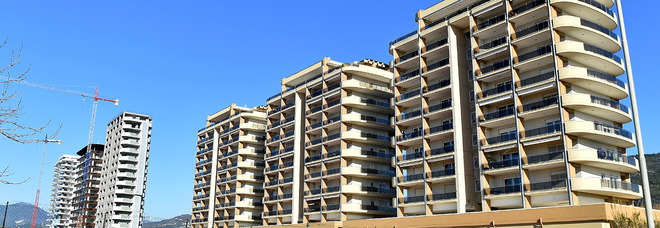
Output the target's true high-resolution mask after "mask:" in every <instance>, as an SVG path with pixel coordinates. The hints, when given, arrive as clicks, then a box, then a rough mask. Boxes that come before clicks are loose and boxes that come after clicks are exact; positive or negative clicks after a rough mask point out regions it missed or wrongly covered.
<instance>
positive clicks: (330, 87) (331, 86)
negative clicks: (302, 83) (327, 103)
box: [328, 82, 341, 91]
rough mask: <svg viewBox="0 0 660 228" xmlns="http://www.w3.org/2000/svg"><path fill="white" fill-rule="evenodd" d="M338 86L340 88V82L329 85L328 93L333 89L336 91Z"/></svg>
mask: <svg viewBox="0 0 660 228" xmlns="http://www.w3.org/2000/svg"><path fill="white" fill-rule="evenodd" d="M339 86H341V82H337V83H335V84H332V85H329V86H328V91H332V90H334V89H336V88H339Z"/></svg>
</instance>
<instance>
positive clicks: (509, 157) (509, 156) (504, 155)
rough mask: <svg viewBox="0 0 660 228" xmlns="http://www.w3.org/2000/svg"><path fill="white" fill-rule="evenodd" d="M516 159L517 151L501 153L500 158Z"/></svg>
mask: <svg viewBox="0 0 660 228" xmlns="http://www.w3.org/2000/svg"><path fill="white" fill-rule="evenodd" d="M514 159H518V153H512V154H503V155H502V160H504V161H506V160H514Z"/></svg>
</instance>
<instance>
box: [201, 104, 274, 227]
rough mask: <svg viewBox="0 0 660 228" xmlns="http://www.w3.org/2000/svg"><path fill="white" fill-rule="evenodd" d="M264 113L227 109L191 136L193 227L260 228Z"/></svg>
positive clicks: (210, 118) (258, 109)
mask: <svg viewBox="0 0 660 228" xmlns="http://www.w3.org/2000/svg"><path fill="white" fill-rule="evenodd" d="M265 130H266V108H265V107H263V106H260V107H254V108H244V107H239V106H236V104H232V105H230V106H229V107H227V108H225V109H223V110H221V111H219V112H217V113H215V114H213V115H210V116H208V117H207V119H206V127H204V128H202V129H200V130H199V131H198V132H197V137H198V141H197V153H196V156H195V157H196V163H195V185H194V188H193V191H194V196H193V208H192V213H193V221H192V226H193V227H196V228H198V227H216V228H217V227H245V226H248V227H249V226H252V225H261V224H262V222H261V213H262V212H263V207H262V198H263V192H264V191H263V181H264V175H263V173H264V160H263V159H264V154H265V149H264V144H265V141H266V138H265V133H266V132H265Z"/></svg>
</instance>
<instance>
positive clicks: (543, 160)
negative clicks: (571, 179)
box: [522, 151, 564, 169]
mask: <svg viewBox="0 0 660 228" xmlns="http://www.w3.org/2000/svg"><path fill="white" fill-rule="evenodd" d="M522 159H523V161H524V163H525V168H528V167H529V166H532V165H537V164H538V165H539V167H541V168H547V167H548V166H542V164H545V165H547V163H553V162H561V165H562V166H563V165H564V151H554V152H548V153H545V154H538V155H532V156H528V157H526V158H522ZM528 169H529V168H528Z"/></svg>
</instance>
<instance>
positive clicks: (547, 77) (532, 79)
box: [518, 71, 555, 87]
mask: <svg viewBox="0 0 660 228" xmlns="http://www.w3.org/2000/svg"><path fill="white" fill-rule="evenodd" d="M554 77H555V72H554V71H550V72H546V73H542V74H539V75H535V76H532V77H529V78H525V79H522V80H520V81H519V82H518V87H525V86H528V85H532V84H536V83H539V82H543V81H547V80H550V79H552V78H554Z"/></svg>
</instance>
